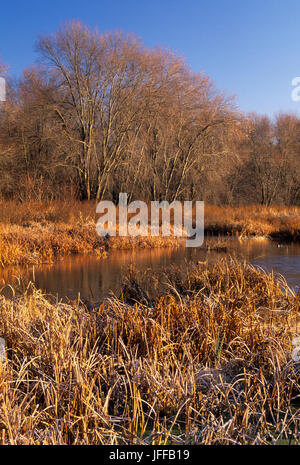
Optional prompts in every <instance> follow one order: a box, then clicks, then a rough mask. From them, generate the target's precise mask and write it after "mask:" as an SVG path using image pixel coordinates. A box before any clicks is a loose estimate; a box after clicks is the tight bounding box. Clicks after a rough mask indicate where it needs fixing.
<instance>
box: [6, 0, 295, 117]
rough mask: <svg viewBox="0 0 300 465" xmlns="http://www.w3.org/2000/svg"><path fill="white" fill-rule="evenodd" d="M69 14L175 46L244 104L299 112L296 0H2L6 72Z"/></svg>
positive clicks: (30, 56) (28, 57)
mask: <svg viewBox="0 0 300 465" xmlns="http://www.w3.org/2000/svg"><path fill="white" fill-rule="evenodd" d="M72 19H79V20H81V21H82V22H83V23H85V24H86V25H88V26H91V27H95V26H97V27H98V29H99V30H100V31H103V32H104V31H109V30H116V29H121V30H123V31H125V32H133V33H135V34H136V35H137V36H139V37H140V38H141V39H142V41H143V42H144V43H145V44H146V45H148V46H154V45H160V46H163V47H167V48H171V49H172V50H175V51H176V52H177V53H178V54H180V55H183V56H184V57H185V58H186V61H187V64H188V65H189V66H190V67H191V69H193V70H194V71H205V72H206V73H207V74H208V75H209V76H210V77H211V78H212V79H213V81H214V82H215V84H216V86H217V87H218V88H219V89H222V90H225V91H226V92H227V93H228V94H235V95H236V97H237V100H236V101H237V103H238V105H239V107H240V109H241V110H242V111H245V112H251V111H255V112H259V113H266V114H269V115H271V116H273V115H274V114H276V113H278V112H280V111H283V112H284V111H293V112H296V113H298V114H300V102H293V101H292V99H291V91H292V85H291V81H292V79H293V78H294V77H295V76H300V41H299V38H300V25H299V23H300V1H299V0H214V1H213V2H212V1H209V0H123V1H122V0H110V1H108V0H81V1H79V0H60V1H58V0H27V1H26V0H23V1H21V0H10V1H9V0H5V2H4V1H3V2H1V6H0V56H1V58H2V61H4V62H5V63H6V64H8V65H9V66H10V74H11V75H12V76H14V77H17V76H19V75H20V74H21V72H22V70H23V69H24V67H26V66H28V65H30V64H32V63H33V62H34V61H35V60H36V58H37V54H36V53H35V43H36V39H37V37H38V36H39V35H44V34H48V33H50V32H52V31H54V30H56V29H57V28H58V27H59V25H60V24H62V23H64V22H66V21H69V20H72Z"/></svg>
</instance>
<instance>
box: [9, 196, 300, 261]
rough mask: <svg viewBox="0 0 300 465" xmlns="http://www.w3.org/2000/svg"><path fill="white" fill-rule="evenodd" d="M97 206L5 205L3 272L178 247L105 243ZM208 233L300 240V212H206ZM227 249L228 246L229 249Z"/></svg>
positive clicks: (118, 240)
mask: <svg viewBox="0 0 300 465" xmlns="http://www.w3.org/2000/svg"><path fill="white" fill-rule="evenodd" d="M96 221H97V216H96V204H95V202H76V201H75V200H68V201H65V202H62V201H55V202H48V203H38V202H26V203H20V204H18V203H16V202H13V201H9V202H0V266H1V265H2V266H8V265H18V264H20V265H22V264H39V263H44V262H47V263H49V262H53V261H54V260H56V259H57V258H59V257H60V256H63V255H69V254H73V253H89V254H90V253H93V254H96V255H98V257H99V258H105V257H106V255H107V253H108V251H109V249H133V248H149V247H178V246H180V245H183V244H184V239H182V240H181V239H180V238H177V237H174V236H170V237H162V236H158V237H153V236H152V237H151V236H147V237H142V236H138V237H118V236H116V237H110V238H109V239H104V238H100V237H99V236H98V235H97V232H96ZM205 230H206V233H207V234H212V235H224V234H225V235H237V236H239V238H241V239H243V238H246V237H256V238H274V239H280V240H286V241H290V240H294V241H297V240H299V239H300V208H299V207H289V208H288V207H262V206H246V207H236V208H231V207H214V206H206V207H205ZM224 247H225V246H222V248H223V249H224Z"/></svg>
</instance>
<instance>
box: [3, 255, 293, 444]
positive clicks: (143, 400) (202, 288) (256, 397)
mask: <svg viewBox="0 0 300 465" xmlns="http://www.w3.org/2000/svg"><path fill="white" fill-rule="evenodd" d="M299 309H300V298H299V295H295V294H293V293H292V292H291V291H290V290H289V289H288V287H287V285H286V283H285V282H284V281H282V282H280V283H279V282H277V281H276V280H275V279H274V277H273V276H272V275H270V274H266V273H264V272H262V271H260V270H257V269H255V268H253V267H252V266H250V265H248V264H246V263H239V262H237V261H235V260H233V259H227V260H224V259H223V260H220V261H219V262H217V263H216V264H215V265H213V266H210V267H207V266H204V265H201V264H198V265H192V264H191V265H190V266H189V267H188V268H187V269H186V270H183V269H180V270H179V269H177V268H172V269H170V270H169V272H168V273H167V274H164V275H159V276H158V275H156V274H154V273H149V272H148V273H147V274H146V275H141V274H139V275H136V274H135V272H134V270H131V271H130V273H129V274H128V275H127V276H125V277H124V282H123V286H122V298H121V299H117V298H115V297H113V296H111V298H110V299H107V300H106V301H105V302H104V303H103V304H101V305H100V306H99V307H96V308H94V309H93V310H89V311H88V310H87V308H85V307H84V306H83V305H82V304H81V303H80V302H74V303H73V304H70V305H67V304H63V303H56V302H54V303H51V302H50V301H49V300H46V299H45V298H44V296H43V295H42V294H41V292H40V291H38V290H34V292H33V293H27V292H25V293H24V294H23V295H21V296H19V297H18V298H17V297H15V298H14V299H13V300H9V299H5V298H4V297H1V302H0V336H1V337H4V338H5V340H6V343H7V360H6V361H5V362H3V363H2V364H1V366H0V370H1V375H0V431H1V435H0V436H1V442H2V443H3V444H168V443H176V444H188V443H189V444H190V443H192V444H194V443H195V444H273V443H274V444H275V443H279V442H280V441H288V442H291V443H297V444H299V442H300V439H299V438H300V435H299V432H300V428H299V426H300V424H299V422H300V413H299V394H300V393H299V387H300V383H299V382H300V366H299V363H296V362H294V361H293V360H292V359H291V350H292V345H291V340H292V339H293V338H294V336H295V334H296V333H297V332H299V326H298V323H299V321H298V319H299Z"/></svg>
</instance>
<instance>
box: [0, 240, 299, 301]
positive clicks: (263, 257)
mask: <svg viewBox="0 0 300 465" xmlns="http://www.w3.org/2000/svg"><path fill="white" fill-rule="evenodd" d="M226 243H227V244H228V250H229V253H236V254H238V256H239V257H243V258H245V259H247V260H248V261H249V262H251V263H252V264H254V265H256V266H260V267H263V268H264V269H265V270H267V271H270V270H274V272H275V273H279V274H281V275H283V276H284V277H285V279H286V280H287V282H288V284H289V286H290V287H292V288H293V289H295V290H297V289H298V288H299V284H300V244H288V245H281V244H278V243H276V242H274V241H269V240H256V239H248V240H243V241H238V240H237V239H234V238H229V239H226ZM204 245H205V243H204ZM227 253H228V252H227ZM224 255H226V253H225V252H215V251H212V250H211V251H210V250H203V249H199V248H185V247H179V248H177V249H174V248H156V249H142V250H141V249H140V250H115V251H110V252H109V255H108V258H106V259H101V258H100V259H98V258H96V257H95V256H80V255H77V256H76V255H75V256H68V257H64V258H63V259H62V260H60V261H58V262H56V263H54V264H52V265H40V266H35V267H32V266H31V267H7V268H5V269H4V270H2V271H1V272H0V282H1V283H2V286H1V287H2V293H4V294H5V295H8V296H10V295H11V294H12V290H11V288H10V285H12V286H14V287H17V288H18V287H21V286H23V288H24V287H26V286H27V284H28V282H29V281H33V282H34V283H35V286H36V287H37V288H40V289H42V290H43V291H44V292H46V293H48V294H51V295H54V296H57V298H58V299H61V298H63V299H66V298H67V299H71V300H73V299H77V298H78V297H79V296H80V298H82V299H86V300H89V301H90V300H91V301H99V300H101V299H103V297H105V296H106V295H108V294H109V293H110V291H113V292H114V293H116V294H118V289H119V285H120V282H121V277H122V275H124V273H126V272H128V268H129V266H130V265H134V267H135V269H136V270H138V271H139V270H141V271H142V270H146V269H149V268H151V269H153V270H155V271H158V270H163V269H165V268H167V267H168V266H170V265H178V266H184V265H185V264H186V263H187V262H189V261H191V260H192V261H194V262H197V261H198V260H200V261H205V260H207V262H208V263H209V262H213V261H215V260H217V259H218V258H219V257H221V256H224Z"/></svg>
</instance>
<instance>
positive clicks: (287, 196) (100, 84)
mask: <svg viewBox="0 0 300 465" xmlns="http://www.w3.org/2000/svg"><path fill="white" fill-rule="evenodd" d="M37 49H38V52H39V61H38V64H35V65H34V66H32V67H30V68H28V69H26V70H25V71H24V74H23V77H22V78H21V79H20V80H19V82H17V83H14V84H13V83H11V82H9V79H8V84H9V85H8V98H7V101H6V102H5V103H4V104H2V105H1V108H0V195H1V196H2V198H15V199H19V200H28V199H34V200H46V199H55V198H66V197H68V196H74V197H76V198H80V199H97V200H100V199H104V198H105V199H112V200H114V201H117V200H118V194H119V192H127V193H128V194H129V200H130V201H131V200H133V199H141V200H164V199H165V200H168V201H172V200H175V199H178V200H201V199H203V200H205V201H206V202H208V203H213V204H229V205H236V204H246V203H252V204H256V203H260V204H264V205H271V204H274V203H276V204H286V205H291V204H299V203H300V119H299V118H298V117H297V116H295V115H293V114H282V115H279V116H278V117H276V119H275V120H274V121H272V120H270V119H269V118H268V117H266V116H257V115H250V116H249V115H243V114H242V113H241V112H239V111H238V110H237V108H236V107H235V105H234V101H233V100H232V99H230V98H227V97H226V96H225V95H224V94H223V93H222V92H220V91H218V90H217V89H216V88H215V87H214V85H213V83H212V82H211V80H210V79H209V77H207V76H206V75H204V74H199V73H198V74H197V73H193V72H191V71H190V70H189V69H188V68H187V66H186V64H185V62H184V60H183V59H182V58H181V57H178V56H176V55H175V54H174V53H172V52H170V51H166V50H161V49H158V48H157V49H156V48H155V49H149V48H146V47H145V46H143V45H142V44H141V43H140V42H139V41H138V39H137V38H136V37H135V36H132V35H124V34H121V33H107V34H99V33H98V32H95V31H91V30H89V29H88V28H86V27H84V26H83V25H82V24H81V23H79V22H72V23H70V24H67V25H66V26H64V27H62V28H61V29H60V30H59V31H57V32H55V33H54V34H53V35H51V36H49V37H42V38H40V39H39V41H38V44H37ZM1 71H2V74H3V72H4V69H2V70H1V68H0V72H1Z"/></svg>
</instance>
